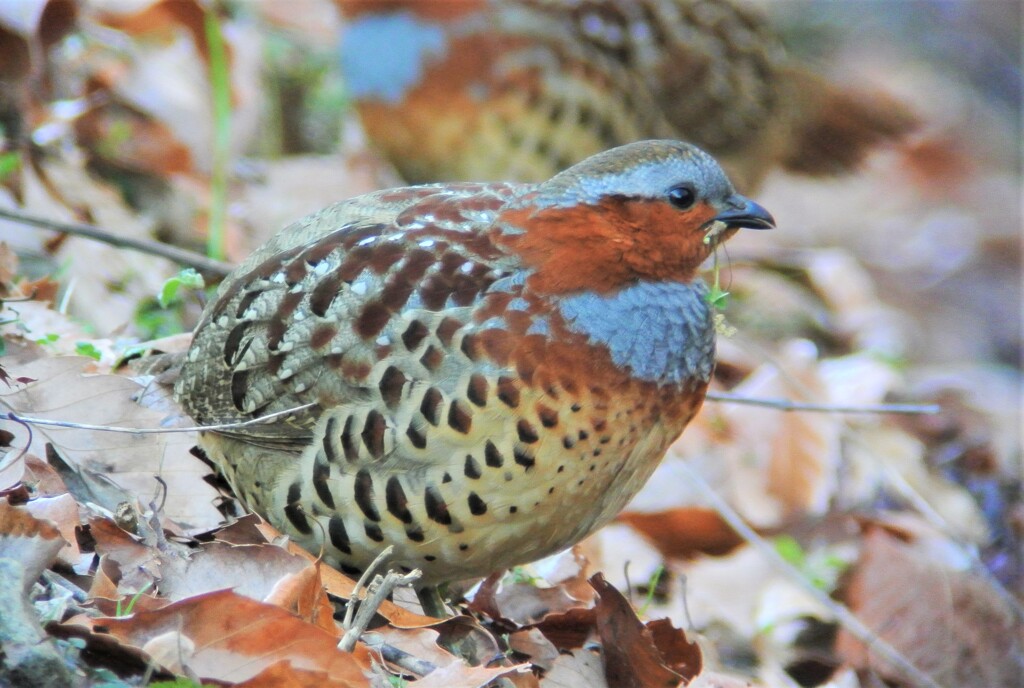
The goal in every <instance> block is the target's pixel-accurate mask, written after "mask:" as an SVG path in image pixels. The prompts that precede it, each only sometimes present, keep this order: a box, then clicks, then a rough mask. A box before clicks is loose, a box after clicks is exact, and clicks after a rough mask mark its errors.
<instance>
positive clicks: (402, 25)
mask: <svg viewBox="0 0 1024 688" xmlns="http://www.w3.org/2000/svg"><path fill="white" fill-rule="evenodd" d="M337 2H338V4H339V5H340V7H341V9H342V11H343V13H344V14H345V17H346V19H347V25H346V29H345V32H344V34H343V36H342V60H341V62H342V71H343V73H344V76H345V78H346V83H347V86H348V90H349V95H350V96H351V98H352V99H353V102H354V104H355V106H356V109H357V110H358V112H359V114H360V115H361V119H362V122H363V126H364V128H365V130H366V132H367V133H368V135H369V137H370V139H371V140H372V141H373V142H374V143H375V144H376V145H377V146H378V147H379V148H380V149H381V150H382V151H383V152H384V153H385V154H386V155H387V157H388V158H390V160H391V161H392V162H393V163H394V164H395V166H396V167H397V168H398V170H399V172H400V173H401V174H402V175H403V176H404V177H405V178H406V179H407V180H408V181H410V182H414V183H420V182H436V181H449V180H465V179H478V180H490V179H500V180H508V179H514V180H518V181H531V182H538V181H542V180H544V179H547V178H549V177H550V176H551V175H553V174H554V173H555V172H557V171H558V170H561V169H564V168H566V167H568V166H569V165H571V164H573V163H575V162H578V161H580V160H582V159H583V158H585V157H587V156H588V155H593V154H594V153H597V152H598V151H601V150H604V149H607V148H612V147H614V146H617V145H621V144H624V143H629V142H631V141H637V140H640V139H649V138H673V139H682V140H685V141H690V142H692V143H695V144H697V145H698V146H701V147H703V148H705V149H706V150H707V151H709V152H710V153H711V154H713V155H714V156H715V157H716V158H717V159H718V160H719V161H720V162H721V163H722V166H723V167H724V168H725V169H726V171H727V172H728V173H729V175H730V177H731V178H732V179H733V181H734V182H735V183H736V184H737V185H738V187H739V188H740V189H743V190H752V189H755V188H756V186H757V185H758V184H759V183H760V182H761V181H762V180H763V178H764V176H765V175H766V174H767V173H768V172H769V171H770V170H771V169H772V168H773V167H777V166H778V167H782V168H784V169H786V170H789V171H793V172H798V173H806V174H816V175H818V174H835V173H840V172H845V171H848V170H850V169H851V168H853V167H854V166H855V165H856V163H857V162H859V161H860V160H861V159H862V158H863V157H864V156H865V155H866V153H867V152H868V151H870V150H871V149H872V148H874V147H876V146H877V145H879V144H880V143H883V142H887V141H893V140H897V139H899V138H900V137H901V136H902V135H904V134H905V133H906V132H907V131H908V130H909V129H911V128H912V126H913V124H914V118H913V117H912V116H911V115H910V113H909V112H908V110H907V108H906V107H904V106H903V105H902V104H900V103H898V102H896V101H895V100H893V99H892V98H889V97H886V96H884V95H883V94H881V93H880V92H878V91H877V90H875V89H870V88H861V89H849V88H841V87H839V86H837V85H835V84H833V83H830V82H829V81H828V80H827V79H825V78H823V77H822V76H820V75H818V74H815V73H813V72H812V71H810V70H808V69H806V68H804V67H802V66H801V65H799V64H796V63H795V62H794V61H793V60H790V59H787V57H786V55H785V52H784V50H783V49H782V45H781V43H780V41H779V39H778V38H777V37H776V36H775V35H774V34H773V33H772V31H771V30H770V28H769V27H768V25H767V22H766V20H765V19H764V18H763V17H762V16H761V15H760V14H759V13H758V12H757V11H755V10H754V9H753V8H751V7H747V6H745V3H744V2H743V0H337Z"/></svg>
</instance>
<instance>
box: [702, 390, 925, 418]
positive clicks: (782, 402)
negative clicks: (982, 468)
mask: <svg viewBox="0 0 1024 688" xmlns="http://www.w3.org/2000/svg"><path fill="white" fill-rule="evenodd" d="M706 396H707V399H708V401H719V402H723V403H729V404H745V405H747V406H764V407H767V408H773V409H777V410H779V411H810V412H814V413H897V414H904V415H931V414H936V413H938V412H939V411H941V410H942V408H941V407H940V406H939V405H938V404H869V405H866V406H836V405H833V404H809V403H804V402H801V401H790V400H789V399H760V398H758V397H741V396H739V395H737V394H729V393H727V392H708V393H707V395H706Z"/></svg>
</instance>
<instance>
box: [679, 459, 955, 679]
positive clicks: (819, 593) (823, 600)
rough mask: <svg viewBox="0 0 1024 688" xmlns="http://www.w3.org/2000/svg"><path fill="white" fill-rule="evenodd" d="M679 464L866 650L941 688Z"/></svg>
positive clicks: (759, 548) (748, 538) (740, 531)
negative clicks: (817, 586) (789, 560)
mask: <svg viewBox="0 0 1024 688" xmlns="http://www.w3.org/2000/svg"><path fill="white" fill-rule="evenodd" d="M678 465H679V466H680V467H681V468H682V469H683V470H684V471H685V472H686V474H687V477H689V479H690V481H691V482H693V484H694V485H696V486H697V487H698V488H699V489H700V490H701V493H702V494H703V495H704V497H705V498H706V499H707V500H708V501H709V502H710V503H711V506H712V507H713V508H714V510H715V511H717V512H718V514H719V515H720V516H721V517H722V519H723V520H724V521H725V522H726V523H727V524H729V526H730V527H731V528H732V529H733V530H735V531H736V533H737V534H739V536H740V537H741V538H743V540H744V541H745V542H746V543H747V544H749V545H750V546H751V547H753V548H754V549H755V550H756V551H757V552H758V553H759V554H760V555H761V556H763V557H764V558H765V559H767V560H768V561H769V562H771V564H772V565H773V566H775V568H776V569H778V570H780V571H781V572H782V573H784V574H785V575H786V576H787V577H788V578H790V579H791V580H795V581H798V582H799V583H800V584H801V586H802V588H803V590H804V592H806V593H807V594H808V595H810V596H811V597H813V598H814V600H815V601H816V602H818V603H819V604H821V605H823V606H824V607H825V608H826V609H828V610H829V611H830V612H832V614H833V615H834V616H835V618H836V620H837V621H838V622H839V624H840V625H841V626H842V627H843V628H845V629H846V630H847V631H849V632H850V635H852V636H853V637H855V638H857V640H859V641H861V642H862V643H864V645H865V646H866V647H867V648H868V649H869V651H871V652H875V653H877V654H878V655H879V656H880V657H882V658H883V659H884V660H886V661H887V662H889V663H890V664H892V665H894V666H895V667H898V668H899V669H900V671H901V672H902V673H903V674H904V677H905V678H907V679H909V680H910V681H911V682H912V684H913V685H916V686H925V687H927V688H941V686H940V685H939V684H938V683H936V682H935V680H934V679H933V678H932V677H931V676H929V675H928V674H926V673H925V672H924V671H922V670H921V669H919V668H918V667H916V666H915V665H914V664H912V663H911V662H910V660H908V659H907V658H906V657H904V656H903V654H902V653H901V652H900V651H899V650H897V649H896V648H894V647H893V646H892V645H890V644H889V643H888V642H886V641H885V640H883V639H882V638H881V637H879V636H878V635H876V634H875V632H874V631H872V630H871V629H870V628H868V627H867V626H866V625H865V624H864V622H863V621H861V620H860V619H859V618H857V616H856V615H855V614H854V613H853V612H852V611H851V610H850V608H849V607H847V606H846V605H844V604H842V603H840V602H836V601H835V600H833V599H832V598H831V597H829V595H828V593H826V592H824V591H823V590H821V589H819V588H816V587H814V586H813V585H810V584H809V583H807V581H806V580H805V579H804V576H803V574H801V573H800V571H798V570H797V569H796V567H794V566H793V565H792V564H790V563H789V562H788V561H786V560H785V559H783V558H782V556H781V555H780V554H779V553H778V552H776V551H775V549H774V548H773V547H772V546H771V545H770V544H768V543H767V542H766V541H765V540H764V538H762V537H761V536H760V535H758V534H757V533H756V532H755V531H754V529H753V528H751V527H750V526H749V525H747V522H746V521H744V520H743V517H742V516H740V515H739V514H738V513H737V512H736V510H735V509H733V508H732V506H731V505H730V504H729V503H728V502H726V501H725V500H724V499H723V498H722V497H721V496H720V495H719V494H718V493H717V492H715V490H714V489H713V488H712V487H711V485H709V484H708V483H707V481H706V480H704V478H703V477H702V476H701V475H700V474H698V473H697V471H695V470H693V469H692V468H691V467H690V466H688V465H687V463H686V462H685V461H680V462H679V463H678Z"/></svg>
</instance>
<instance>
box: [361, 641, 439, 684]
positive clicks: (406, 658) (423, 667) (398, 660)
mask: <svg viewBox="0 0 1024 688" xmlns="http://www.w3.org/2000/svg"><path fill="white" fill-rule="evenodd" d="M363 643H365V644H366V646H367V647H368V648H370V649H371V650H376V651H377V652H379V653H380V656H381V659H383V660H384V661H386V662H387V663H389V664H394V665H395V666H397V667H399V668H401V669H403V670H405V671H407V672H409V673H410V674H414V675H416V676H420V677H422V676H426V675H427V674H429V673H430V672H432V671H433V670H434V669H436V668H437V665H436V664H434V663H433V662H428V661H427V660H425V659H420V658H419V657H416V656H414V655H411V654H409V653H408V652H405V651H404V650H400V649H398V648H397V647H395V646H394V645H388V644H387V643H385V642H384V640H383V639H382V638H381V636H380V635H379V634H377V633H373V632H370V633H366V634H365V635H363Z"/></svg>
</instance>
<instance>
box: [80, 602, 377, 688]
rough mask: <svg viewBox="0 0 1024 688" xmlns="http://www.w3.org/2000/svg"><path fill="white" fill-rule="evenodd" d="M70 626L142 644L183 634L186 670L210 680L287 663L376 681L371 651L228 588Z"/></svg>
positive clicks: (353, 682) (358, 681)
mask: <svg viewBox="0 0 1024 688" xmlns="http://www.w3.org/2000/svg"><path fill="white" fill-rule="evenodd" d="M65 625H78V626H86V627H87V628H90V629H92V631H93V633H105V634H108V635H110V636H113V637H115V638H117V639H118V640H120V641H121V642H122V643H124V644H126V645H130V646H134V647H139V648H141V647H144V646H145V645H146V643H148V642H150V641H152V640H154V639H155V638H158V637H160V636H162V635H164V634H167V633H179V634H181V635H180V637H181V639H182V643H185V639H186V638H187V639H188V644H190V646H191V647H194V648H195V651H194V654H191V655H190V656H188V657H183V660H184V668H185V669H187V670H188V671H190V672H193V673H194V674H195V675H196V676H198V677H199V678H200V679H201V680H203V681H223V682H229V683H235V682H241V681H245V680H248V679H250V678H253V677H255V676H257V675H258V674H259V673H260V672H261V671H263V670H264V669H267V668H269V667H271V666H272V665H274V664H276V663H278V662H281V661H287V662H289V663H290V664H291V665H292V666H293V667H295V668H296V669H301V670H306V671H313V672H323V673H324V674H325V675H326V679H325V680H324V681H323V682H322V683H321V684H320V685H323V686H330V687H332V688H334V687H337V688H356V687H364V686H369V685H370V684H369V680H368V679H367V672H368V671H369V667H370V657H369V651H368V650H366V648H365V647H364V646H357V648H356V650H355V651H354V652H353V653H351V654H350V653H345V652H341V651H340V650H338V649H337V647H336V644H337V639H336V638H335V637H334V636H333V635H331V634H330V633H327V632H326V631H324V630H323V629H320V628H317V627H315V626H313V625H311V624H308V623H306V622H304V621H301V620H299V619H297V618H295V616H293V615H292V614H290V613H288V612H286V611H284V610H283V609H281V608H279V607H275V606H273V605H268V604H263V603H261V602H257V601H255V600H252V599H249V598H248V597H244V596H242V595H238V594H236V593H234V592H231V591H228V590H222V591H218V592H212V593H208V594H205V595H199V596H197V597H192V598H189V599H187V600H182V601H180V602H175V603H174V604H171V605H168V606H167V607H164V608H163V609H159V610H156V611H145V612H139V613H137V614H133V615H132V616H131V617H126V618H100V619H89V618H86V617H82V616H79V617H76V618H74V619H72V620H70V621H69V622H67V624H65Z"/></svg>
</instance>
